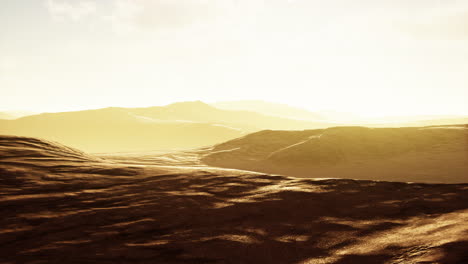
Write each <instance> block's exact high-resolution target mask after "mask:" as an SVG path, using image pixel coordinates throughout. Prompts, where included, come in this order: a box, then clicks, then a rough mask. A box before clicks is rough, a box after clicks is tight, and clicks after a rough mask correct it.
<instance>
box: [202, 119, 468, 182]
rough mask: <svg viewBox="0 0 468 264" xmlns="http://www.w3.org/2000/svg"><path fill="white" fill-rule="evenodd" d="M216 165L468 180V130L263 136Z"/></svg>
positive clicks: (211, 157) (209, 158) (215, 152)
mask: <svg viewBox="0 0 468 264" xmlns="http://www.w3.org/2000/svg"><path fill="white" fill-rule="evenodd" d="M203 161H204V162H205V163H207V164H209V165H212V166H221V167H228V168H237V169H246V170H253V171H260V172H267V173H278V174H284V175H290V176H300V177H310V178H314V177H315V178H324V177H332V178H354V179H368V180H388V181H405V182H406V181H413V182H444V183H457V182H467V181H468V128H467V127H465V126H442V127H421V128H366V127H335V128H328V129H317V130H305V131H269V130H268V131H261V132H258V133H253V134H250V135H247V136H244V137H241V138H238V139H234V140H231V141H228V142H225V143H222V144H219V145H216V146H215V147H214V148H213V149H211V150H210V151H209V152H208V154H207V155H206V156H205V157H204V158H203Z"/></svg>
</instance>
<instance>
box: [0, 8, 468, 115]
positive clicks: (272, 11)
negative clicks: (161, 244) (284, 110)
mask: <svg viewBox="0 0 468 264" xmlns="http://www.w3.org/2000/svg"><path fill="white" fill-rule="evenodd" d="M0 98H1V104H0V110H7V109H8V110H11V109H17V110H20V109H21V110H35V111H65V110H74V109H85V108H99V107H106V106H151V105H162V104H167V103H171V102H174V101H184V100H203V101H207V102H213V101H223V100H241V99H261V100H266V101H274V102H283V103H286V104H290V105H294V106H299V107H305V108H307V109H309V110H321V109H330V110H337V111H350V112H356V113H359V114H365V115H401V114H468V1H466V0H326V1H324V0H289V1H288V0H95V1H92V0H43V1H41V0H1V1H0Z"/></svg>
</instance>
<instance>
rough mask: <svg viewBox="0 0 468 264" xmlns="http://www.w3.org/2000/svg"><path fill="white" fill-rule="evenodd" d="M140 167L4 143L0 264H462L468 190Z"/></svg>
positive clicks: (38, 145) (0, 150)
mask: <svg viewBox="0 0 468 264" xmlns="http://www.w3.org/2000/svg"><path fill="white" fill-rule="evenodd" d="M142 160H143V161H144V159H142ZM160 160H163V159H160ZM143 161H142V162H141V163H139V162H138V159H135V158H129V159H128V162H125V159H124V158H123V157H119V158H114V159H112V160H110V159H102V158H96V157H92V156H88V155H86V154H84V153H82V152H80V151H77V150H74V149H70V148H67V147H65V146H62V145H59V144H55V143H51V142H46V141H42V140H38V139H33V138H22V137H7V136H3V137H0V191H1V193H0V214H1V215H2V217H1V218H0V227H1V228H0V263H343V264H344V263H467V262H468V254H467V251H466V248H467V247H468V239H467V234H468V224H467V222H468V195H467V194H468V185H467V184H449V185H442V184H410V183H397V182H376V181H356V180H344V179H324V180H311V179H298V178H289V177H283V176H274V175H266V174H259V173H251V172H245V171H239V170H228V169H219V168H210V167H198V168H197V167H183V166H148V165H146V166H144V165H142V164H145V163H144V162H143ZM129 163H131V164H132V165H128V164H129ZM189 163H190V162H188V163H187V164H189ZM169 164H171V163H169ZM172 164H177V162H173V163H172Z"/></svg>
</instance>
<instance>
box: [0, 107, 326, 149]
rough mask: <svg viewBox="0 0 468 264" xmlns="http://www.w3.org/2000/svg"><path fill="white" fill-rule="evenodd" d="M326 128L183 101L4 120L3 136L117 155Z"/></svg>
mask: <svg viewBox="0 0 468 264" xmlns="http://www.w3.org/2000/svg"><path fill="white" fill-rule="evenodd" d="M323 126H326V125H325V124H323V123H313V122H304V121H297V120H289V119H285V118H278V117H271V116H265V115H261V114H257V113H253V112H246V111H226V110H220V109H217V108H214V107H212V106H209V105H207V104H205V103H202V102H182V103H175V104H171V105H168V106H164V107H148V108H117V107H111V108H104V109H97V110H86V111H76V112H63V113H45V114H39V115H33V116H27V117H23V118H20V119H16V120H0V134H10V135H19V136H31V137H39V138H44V139H48V140H54V141H58V142H61V143H64V144H66V145H69V146H73V147H76V148H80V149H83V150H85V151H87V152H116V151H151V150H161V149H163V150H167V149H180V148H184V149H186V148H195V147H202V146H209V145H213V144H217V143H221V142H224V141H227V140H230V139H234V138H236V137H239V136H242V135H244V134H245V133H247V132H254V131H259V130H262V129H304V128H316V127H323Z"/></svg>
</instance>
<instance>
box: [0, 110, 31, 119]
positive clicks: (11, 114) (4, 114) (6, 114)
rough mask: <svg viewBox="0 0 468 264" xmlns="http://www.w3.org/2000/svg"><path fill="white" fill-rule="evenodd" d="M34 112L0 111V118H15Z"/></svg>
mask: <svg viewBox="0 0 468 264" xmlns="http://www.w3.org/2000/svg"><path fill="white" fill-rule="evenodd" d="M32 114H34V112H28V111H4V112H0V119H16V118H20V117H23V116H28V115H32Z"/></svg>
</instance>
